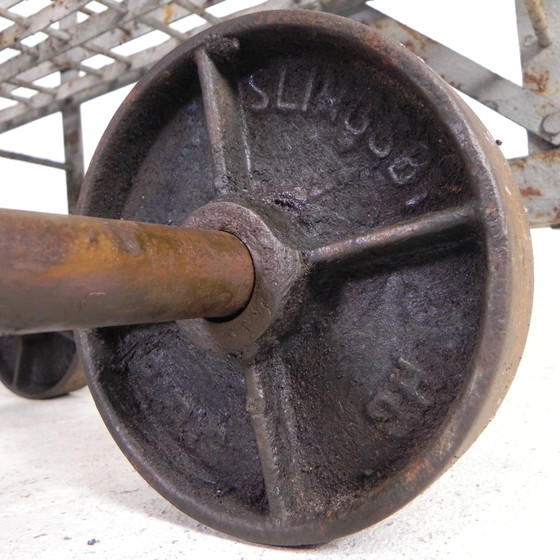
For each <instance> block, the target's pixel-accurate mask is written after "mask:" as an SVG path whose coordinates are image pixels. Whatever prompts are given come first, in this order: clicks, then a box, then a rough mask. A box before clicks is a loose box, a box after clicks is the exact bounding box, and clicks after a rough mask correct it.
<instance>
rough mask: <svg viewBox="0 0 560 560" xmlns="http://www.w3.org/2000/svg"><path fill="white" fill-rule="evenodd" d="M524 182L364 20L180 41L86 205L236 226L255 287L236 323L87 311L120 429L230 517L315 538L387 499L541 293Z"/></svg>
mask: <svg viewBox="0 0 560 560" xmlns="http://www.w3.org/2000/svg"><path fill="white" fill-rule="evenodd" d="M515 190H516V189H515V188H514V186H513V184H512V182H511V178H510V176H509V172H508V170H507V166H506V165H505V163H504V162H503V160H502V158H501V155H500V154H499V153H498V150H497V148H496V147H495V146H494V145H493V142H492V140H491V138H489V137H488V135H487V133H485V131H484V130H483V129H482V127H481V125H480V124H479V123H478V121H477V120H476V119H475V118H474V117H473V116H472V115H471V114H470V112H469V111H468V109H466V108H465V107H464V106H463V104H462V103H461V101H460V100H458V99H457V98H456V97H455V95H454V94H453V93H452V92H451V90H450V89H448V88H447V87H446V86H445V85H444V84H443V83H442V82H441V81H440V80H439V79H438V78H437V77H436V76H435V75H434V74H433V73H432V72H431V71H430V70H429V69H428V68H427V67H425V65H423V64H422V63H421V62H420V61H419V60H418V59H416V58H414V57H413V56H412V55H411V54H410V53H408V52H407V51H406V50H405V49H404V48H401V47H399V46H397V45H393V44H388V43H386V42H385V41H384V40H382V39H381V38H379V37H377V36H376V35H373V34H372V33H371V32H370V31H368V30H367V28H365V27H363V26H360V25H358V24H356V23H353V22H350V21H348V20H344V19H342V18H337V17H332V16H326V15H323V14H318V13H311V12H268V13H266V12H265V13H261V14H259V15H255V16H250V17H246V18H240V19H238V20H235V21H232V22H229V23H226V24H224V25H221V26H217V27H214V28H212V30H210V31H208V32H205V33H203V34H201V35H199V36H198V37H196V38H194V39H193V40H191V41H189V42H187V43H185V44H184V45H183V46H181V47H180V48H179V49H177V50H176V51H174V52H173V53H171V54H170V55H169V56H168V57H166V58H165V59H164V60H163V61H162V62H161V63H160V64H158V65H157V66H156V67H155V68H154V69H153V70H152V71H151V72H150V73H149V74H148V75H147V76H146V77H145V78H144V79H143V80H142V81H141V82H140V83H139V84H138V86H137V87H136V88H135V89H134V90H133V91H132V92H131V94H130V95H129V97H128V98H127V100H126V101H125V102H124V104H123V106H122V107H121V109H120V110H119V111H118V113H117V115H116V116H115V118H114V119H113V121H112V123H111V125H110V126H109V128H108V130H107V132H106V134H105V136H104V138H103V140H102V142H101V145H100V147H99V148H98V150H97V152H96V155H95V157H94V160H93V163H92V165H91V168H90V170H89V172H88V175H87V177H86V182H85V188H84V190H83V192H82V198H81V203H80V208H81V211H82V212H84V213H87V214H91V215H95V216H107V217H113V218H117V217H122V218H125V219H130V220H138V221H148V222H155V223H162V224H173V225H181V224H183V223H185V222H186V223H187V224H189V225H195V226H196V227H208V228H218V229H223V230H225V231H229V232H231V233H234V234H236V235H237V236H238V237H239V238H240V239H241V240H242V241H244V243H246V245H247V246H248V247H249V249H250V250H251V253H252V255H253V260H254V263H255V268H256V277H257V280H256V287H255V293H254V295H253V300H252V301H251V302H250V303H249V305H248V306H247V308H246V309H245V310H244V311H243V312H242V313H241V314H240V315H239V316H237V317H235V318H231V319H230V320H229V321H206V320H204V319H200V320H195V321H193V322H188V323H187V324H185V323H181V324H177V323H167V324H163V325H142V326H134V327H115V328H106V329H98V330H95V331H88V332H82V333H80V334H79V346H80V348H81V353H82V356H83V359H84V362H85V365H86V368H87V371H88V376H89V382H90V386H91V389H92V392H93V395H94V398H95V400H96V402H97V405H98V407H99V409H100V411H101V413H102V415H103V417H104V419H105V421H106V423H107V424H108V427H109V429H110V430H111V431H112V433H113V435H114V437H115V438H116V440H117V442H118V443H119V445H120V446H121V447H122V449H123V450H124V452H125V453H126V454H127V456H128V457H129V459H130V460H131V461H132V463H133V464H134V465H135V466H136V468H137V469H138V470H139V471H140V472H141V473H142V474H143V476H144V477H145V478H146V479H147V480H148V481H149V482H150V483H151V484H152V485H153V486H154V487H155V488H157V489H158V490H159V491H160V492H161V493H162V494H163V495H164V496H166V497H167V498H168V499H169V500H170V501H171V502H173V503H174V504H175V505H177V507H179V508H180V509H182V510H183V511H185V512H187V513H188V514H189V515H191V516H193V517H195V518H196V519H198V520H200V521H202V522H204V523H207V524H208V525H211V526H212V527H215V528H217V529H219V530H222V531H224V532H227V533H230V534H232V535H235V536H237V537H241V538H244V539H249V540H253V541H258V542H264V543H271V544H282V545H301V544H309V543H318V542H323V541H326V540H329V539H331V538H335V537H338V536H341V535H345V534H348V533H350V532H353V531H357V530H359V529H362V528H364V527H367V526H368V525H370V524H372V523H374V522H376V521H378V520H380V519H382V518H384V517H385V516H387V515H389V514H390V513H392V512H393V511H395V510H396V509H398V508H399V507H401V506H402V505H404V504H405V503H406V502H407V501H409V500H410V499H412V498H413V497H414V496H416V495H417V494H418V493H419V492H421V491H422V490H423V489H424V488H425V487H426V486H427V485H428V484H429V483H430V482H431V481H432V480H433V479H434V478H436V477H437V476H438V475H439V474H441V472H443V470H445V469H446V468H447V467H448V466H449V465H450V464H451V463H452V462H453V461H454V460H455V458H456V457H457V456H458V455H460V454H461V453H462V452H463V451H464V449H465V448H466V447H467V446H468V445H469V444H470V443H471V442H472V440H473V439H474V438H475V437H476V435H477V434H478V433H479V432H480V430H481V429H482V428H483V427H484V425H485V424H486V422H487V421H488V420H489V419H490V418H491V416H492V415H493V413H494V411H495V409H496V407H497V405H498V403H499V401H500V400H501V398H502V397H503V395H504V393H505V391H506V389H507V387H508V385H509V383H510V381H511V378H512V376H513V373H514V370H515V367H516V365H517V362H518V360H519V357H520V354H521V349H522V346H523V343H524V339H525V335H526V328H527V323H528V314H529V307H530V294H531V272H530V260H531V258H530V251H529V246H528V237H527V232H526V224H525V222H524V216H523V210H522V207H521V205H520V203H519V201H518V200H517V198H515V196H516V195H515ZM514 300H515V301H514Z"/></svg>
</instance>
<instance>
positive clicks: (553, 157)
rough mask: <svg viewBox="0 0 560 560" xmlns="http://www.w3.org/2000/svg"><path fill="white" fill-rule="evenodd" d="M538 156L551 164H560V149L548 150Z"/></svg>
mask: <svg viewBox="0 0 560 560" xmlns="http://www.w3.org/2000/svg"><path fill="white" fill-rule="evenodd" d="M536 157H538V158H539V159H540V160H541V161H546V163H549V164H560V150H548V151H546V152H542V153H540V154H538V156H536Z"/></svg>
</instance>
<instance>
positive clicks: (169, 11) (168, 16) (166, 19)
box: [163, 4, 175, 25]
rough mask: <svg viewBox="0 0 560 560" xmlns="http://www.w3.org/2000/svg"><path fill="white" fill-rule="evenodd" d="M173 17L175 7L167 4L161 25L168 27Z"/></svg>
mask: <svg viewBox="0 0 560 560" xmlns="http://www.w3.org/2000/svg"><path fill="white" fill-rule="evenodd" d="M174 17H175V6H173V4H167V6H165V8H164V9H163V23H165V24H166V25H169V24H170V23H171V22H172V21H173V18H174Z"/></svg>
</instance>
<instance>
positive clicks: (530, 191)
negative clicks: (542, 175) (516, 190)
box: [521, 187, 543, 196]
mask: <svg viewBox="0 0 560 560" xmlns="http://www.w3.org/2000/svg"><path fill="white" fill-rule="evenodd" d="M521 194H522V195H523V196H542V195H543V194H542V192H541V191H539V189H535V187H527V188H526V189H521Z"/></svg>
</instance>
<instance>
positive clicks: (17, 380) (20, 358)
mask: <svg viewBox="0 0 560 560" xmlns="http://www.w3.org/2000/svg"><path fill="white" fill-rule="evenodd" d="M25 346H26V345H25V337H23V336H20V337H18V341H17V353H16V361H15V364H14V375H13V377H12V387H14V389H18V388H19V387H20V385H21V383H22V381H23V378H22V375H21V374H22V370H23V369H24V368H23V362H24V353H25Z"/></svg>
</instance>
